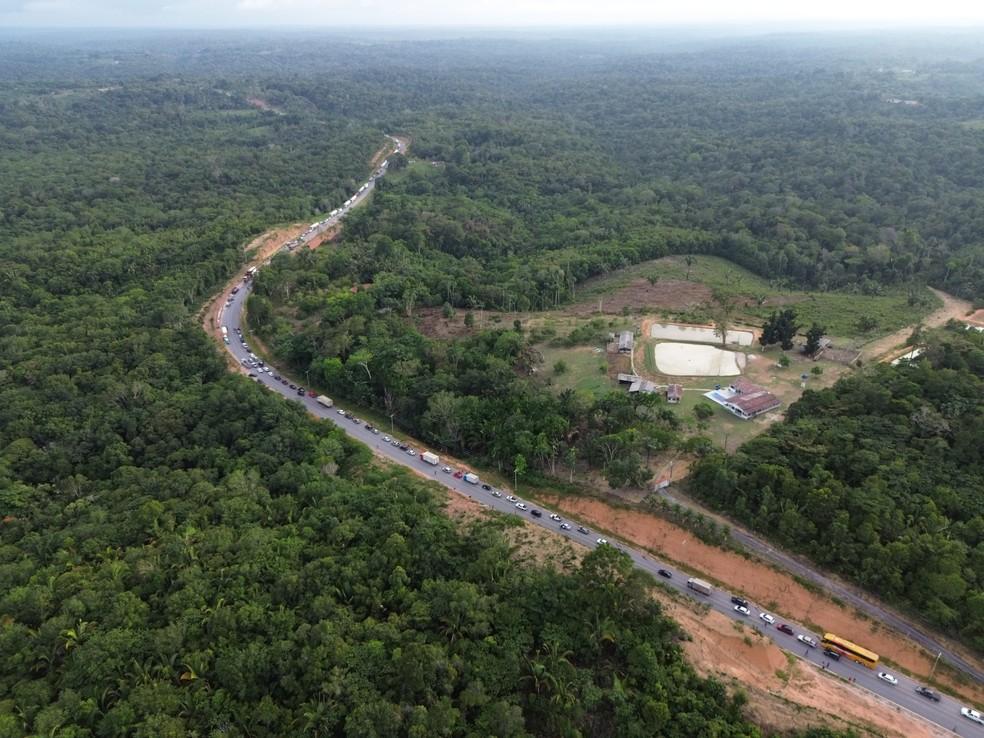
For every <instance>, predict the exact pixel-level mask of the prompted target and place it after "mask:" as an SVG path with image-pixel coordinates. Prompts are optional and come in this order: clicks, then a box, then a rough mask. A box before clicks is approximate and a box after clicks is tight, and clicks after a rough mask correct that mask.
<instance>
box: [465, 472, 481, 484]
mask: <svg viewBox="0 0 984 738" xmlns="http://www.w3.org/2000/svg"><path fill="white" fill-rule="evenodd" d="M463 479H464V480H465V481H466V482H468V484H478V475H477V474H472V473H471V472H468V473H467V474H466V475H465V476H464V477H463Z"/></svg>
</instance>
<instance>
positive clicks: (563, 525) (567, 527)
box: [560, 523, 571, 530]
mask: <svg viewBox="0 0 984 738" xmlns="http://www.w3.org/2000/svg"><path fill="white" fill-rule="evenodd" d="M560 529H561V530H570V529H571V524H570V523H561V524H560Z"/></svg>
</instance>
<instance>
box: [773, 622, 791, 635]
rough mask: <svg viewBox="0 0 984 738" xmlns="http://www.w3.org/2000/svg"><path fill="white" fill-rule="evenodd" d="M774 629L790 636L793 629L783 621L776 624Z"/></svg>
mask: <svg viewBox="0 0 984 738" xmlns="http://www.w3.org/2000/svg"><path fill="white" fill-rule="evenodd" d="M776 629H777V630H780V631H782V632H783V633H785V634H786V635H790V636H791V635H793V629H792V628H790V627H789V626H788V625H786V624H785V623H783V624H782V625H779V626H777V627H776Z"/></svg>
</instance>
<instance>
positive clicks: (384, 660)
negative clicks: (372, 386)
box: [0, 35, 833, 738]
mask: <svg viewBox="0 0 984 738" xmlns="http://www.w3.org/2000/svg"><path fill="white" fill-rule="evenodd" d="M114 43H117V44H118V45H117V46H115V47H114V45H113V44H114ZM269 43H274V44H275V45H276V43H280V42H279V41H277V42H267V41H266V40H263V39H260V40H259V41H255V42H254V43H253V45H250V44H249V43H245V42H238V41H237V42H229V40H228V39H223V38H219V39H217V40H215V41H214V42H213V41H212V40H209V39H207V38H202V37H199V36H195V37H194V38H193V40H191V41H189V40H188V38H186V37H180V38H177V39H175V40H173V41H171V40H169V39H167V38H159V37H156V36H141V35H137V36H132V37H131V36H127V37H124V38H122V39H114V38H112V37H109V38H95V39H86V38H84V37H74V36H73V37H72V38H71V39H66V38H63V37H60V36H54V37H50V36H49V37H45V36H42V37H41V39H40V40H31V41H28V40H24V39H22V38H18V39H15V40H14V41H11V42H10V43H5V44H3V45H0V68H2V69H3V70H4V75H3V77H2V78H0V326H2V330H0V359H2V363H0V367H2V368H0V653H2V654H3V658H2V659H0V736H3V737H4V738H7V737H10V738H15V737H17V738H19V737H20V736H42V735H43V736H51V737H54V738H85V737H88V736H101V737H107V738H108V737H111V736H135V737H147V738H151V737H152V738H168V737H171V736H174V737H175V738H177V737H178V736H206V735H209V736H213V735H223V736H246V735H250V736H271V737H272V736H277V737H278V738H282V737H284V736H327V735H345V736H440V735H448V736H452V735H453V736H492V735H499V736H526V735H567V736H578V735H592V736H608V735H611V736H616V735H617V736H649V735H655V734H659V735H667V736H695V737H696V736H708V735H715V736H756V735H759V730H758V729H757V728H755V727H754V726H752V725H750V724H749V723H748V722H747V721H746V720H745V718H744V717H743V715H742V704H743V698H742V696H741V695H740V694H738V695H734V696H729V695H728V694H726V692H725V690H724V688H723V687H722V685H721V684H720V683H718V682H716V681H714V680H707V679H702V678H699V677H698V676H697V675H696V674H695V673H694V671H693V670H692V669H691V668H690V667H689V666H688V665H687V664H686V662H685V661H684V660H683V657H682V652H681V649H680V647H679V645H678V639H679V638H680V637H681V634H680V633H679V631H678V629H677V627H676V626H675V625H674V624H673V623H672V622H671V621H669V620H668V619H667V618H666V617H665V616H664V615H663V614H662V613H661V611H660V608H659V606H658V605H657V604H655V602H654V601H653V600H652V599H651V597H650V596H649V593H648V589H649V587H650V586H651V583H650V582H648V581H647V580H646V579H645V578H644V577H643V576H641V575H640V574H639V573H637V572H634V571H633V570H632V569H631V566H630V564H629V561H628V559H627V558H626V557H625V556H623V555H622V554H621V553H619V552H617V551H615V550H614V549H610V548H604V549H602V550H600V551H598V552H594V553H591V554H589V555H587V556H586V557H585V558H584V559H583V561H582V562H581V563H580V564H579V565H577V566H576V567H575V569H574V570H573V571H572V572H570V573H562V572H557V571H553V570H550V569H545V568H540V567H537V566H517V565H516V564H515V563H514V561H513V560H512V558H511V550H510V547H509V545H508V544H507V543H506V539H505V537H504V536H503V535H502V532H501V531H500V526H502V525H504V523H502V522H497V521H492V522H488V523H484V524H476V525H472V526H459V525H458V524H455V523H452V522H451V521H450V520H449V519H448V518H446V517H445V516H444V515H443V514H442V511H441V499H440V496H439V495H438V494H437V493H436V492H435V491H434V490H433V489H432V488H431V487H430V486H429V485H426V484H424V483H421V482H420V481H417V480H415V479H413V478H410V477H408V476H407V475H404V474H401V473H399V472H396V471H393V470H391V469H383V468H380V467H378V466H377V465H376V464H375V463H373V462H372V460H371V458H370V455H369V453H368V451H367V450H366V449H365V448H364V447H362V446H359V445H356V444H353V443H352V442H349V441H347V440H346V438H345V437H344V436H343V435H342V434H341V433H340V432H338V431H335V430H333V429H331V428H330V427H327V426H326V425H325V424H322V423H317V422H314V421H313V420H311V419H310V418H308V417H306V416H305V415H303V413H302V412H301V411H300V410H299V409H297V408H295V407H293V406H291V405H290V404H288V403H284V402H283V401H282V400H280V399H279V398H276V397H273V396H272V395H269V394H267V393H265V392H264V391H263V390H262V389H261V388H260V387H258V386H257V385H255V384H253V383H250V382H248V381H247V380H246V379H245V378H243V377H240V376H232V375H230V374H228V373H227V371H226V368H225V365H224V362H223V361H222V359H221V358H220V356H219V352H218V351H217V350H216V348H215V347H214V345H212V344H211V342H210V341H208V340H207V338H206V336H205V335H204V333H203V332H202V331H201V330H200V328H199V326H198V324H197V323H198V321H197V320H196V318H195V315H196V313H197V311H198V309H199V307H200V305H201V304H202V302H203V301H204V300H205V299H206V298H207V297H208V296H209V295H210V294H211V293H212V292H213V291H214V290H215V289H217V287H218V286H219V285H220V284H221V283H223V281H224V280H226V279H227V278H228V277H229V276H230V275H231V274H232V273H233V272H234V269H235V268H236V267H237V266H238V265H239V264H240V263H241V261H242V258H243V254H242V245H243V244H244V243H245V242H246V241H248V239H249V238H250V237H251V236H252V235H254V234H255V233H257V232H259V231H261V230H263V229H265V228H267V227H269V226H270V225H273V224H275V223H278V222H283V221H288V220H294V219H297V218H300V217H307V216H308V215H310V214H311V213H314V212H318V211H323V210H325V209H328V208H331V207H334V206H336V205H337V204H339V203H340V202H341V199H342V198H343V197H344V196H345V195H346V194H348V193H349V192H351V189H352V187H353V185H354V183H355V182H356V181H358V180H359V179H361V178H362V177H364V176H365V174H366V173H367V171H368V164H367V162H368V158H369V156H370V155H371V153H372V152H373V151H374V150H375V149H376V148H377V147H378V146H379V145H380V143H381V141H382V135H381V134H382V131H383V130H387V129H388V123H389V122H390V121H387V120H382V119H381V118H380V115H382V113H383V112H385V114H386V115H387V116H391V117H393V118H395V117H398V116H399V115H402V113H401V112H400V111H402V110H404V109H407V108H408V107H411V106H412V105H413V104H414V99H415V98H420V99H426V97H427V95H428V94H433V95H435V96H437V99H439V100H443V101H445V102H446V101H447V100H448V99H449V98H450V97H453V96H454V95H455V94H456V90H457V89H458V87H459V86H457V85H456V86H448V85H445V84H444V83H443V78H438V79H432V80H431V82H430V87H429V88H428V87H427V86H426V85H424V86H423V88H421V87H418V88H413V89H410V90H409V91H408V89H407V87H406V84H405V83H406V82H407V80H406V78H405V77H401V76H400V75H399V74H397V73H395V72H394V76H393V77H392V78H390V77H388V75H389V71H390V70H388V69H386V68H385V67H383V68H373V67H372V64H371V63H372V60H373V59H375V56H376V55H375V54H366V53H365V52H362V55H361V56H360V55H359V53H358V52H357V51H355V49H357V48H358V47H359V46H360V45H359V44H352V45H351V47H350V48H351V49H352V50H353V51H352V53H353V57H354V58H356V59H357V60H360V61H359V62H358V63H357V64H355V65H354V66H351V67H348V68H346V69H347V70H348V71H341V70H342V69H343V67H342V66H340V59H339V55H340V52H338V51H337V50H336V52H335V53H336V55H335V56H332V55H330V54H327V53H326V56H325V57H324V58H323V59H321V60H320V61H319V62H318V64H320V66H318V67H317V68H318V69H319V71H320V73H321V74H322V75H324V76H328V75H330V76H331V77H332V84H331V91H330V93H327V94H325V95H324V96H322V97H321V98H319V99H318V100H316V101H314V100H308V101H307V102H306V103H305V104H304V105H301V104H300V103H298V106H297V107H294V106H292V105H285V106H284V107H285V109H284V110H280V109H279V108H278V109H275V110H264V109H261V107H262V106H258V104H257V103H256V102H255V100H254V102H250V101H249V100H250V98H253V97H254V96H256V95H260V94H265V93H264V91H265V90H268V89H270V88H273V87H275V86H276V85H277V79H278V78H277V77H276V76H275V75H277V74H280V75H281V76H280V77H279V79H281V80H282V87H283V89H285V90H286V89H289V88H290V87H291V85H298V84H301V83H300V82H298V78H297V77H296V76H295V72H291V73H287V72H286V71H283V70H279V71H278V70H277V69H276V68H275V67H276V64H275V63H274V61H273V60H275V59H276V58H277V55H276V54H274V55H272V56H271V54H270V52H269V48H268V46H269ZM287 48H288V49H290V52H291V53H292V54H293V53H296V52H295V51H294V48H295V47H294V46H293V45H289V44H288V45H287ZM394 48H395V50H396V51H400V47H399V45H396V46H395V47H394ZM412 52H413V49H410V50H403V51H402V53H406V54H408V55H412ZM333 64H338V65H339V66H337V67H336V66H333ZM251 74H252V76H251ZM261 74H262V75H263V76H264V79H263V82H262V83H260V82H257V80H256V75H261ZM445 74H450V72H446V73H442V75H441V76H443V75H445ZM388 79H392V80H393V81H387V80H388ZM304 84H312V83H311V82H310V81H308V82H305V83H304ZM384 93H385V94H384ZM442 96H443V97H442ZM418 104H419V105H423V103H422V102H419V103H418ZM305 106H306V107H305ZM360 111H362V112H360ZM372 323H374V321H371V322H370V324H367V325H366V330H367V331H373V330H376V329H375V328H374V327H373V325H372ZM478 340H482V341H487V342H489V346H478V345H476V346H474V347H473V348H475V349H476V350H481V351H483V352H486V353H488V354H489V356H486V357H483V359H482V361H484V362H485V365H482V366H480V367H479V368H480V369H481V371H485V370H487V369H488V366H489V365H494V364H495V362H494V361H493V359H495V358H496V353H495V352H496V351H497V350H500V349H495V347H494V345H493V344H501V356H502V357H504V358H503V359H502V360H501V363H502V364H506V363H507V362H508V361H509V360H512V359H513V357H514V356H515V354H514V353H513V352H514V348H511V346H517V345H521V344H520V342H518V341H517V340H516V339H515V337H512V336H509V335H508V334H503V335H500V336H484V337H482V338H481V339H478ZM490 346H491V348H490ZM476 381H481V379H480V374H476ZM810 735H813V736H818V737H819V736H828V735H833V734H832V733H830V732H828V731H826V730H822V729H821V730H816V731H811V733H810Z"/></svg>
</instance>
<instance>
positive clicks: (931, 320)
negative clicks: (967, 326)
mask: <svg viewBox="0 0 984 738" xmlns="http://www.w3.org/2000/svg"><path fill="white" fill-rule="evenodd" d="M929 289H930V290H931V291H932V292H933V294H934V295H936V296H937V297H938V298H940V300H942V301H943V305H942V307H940V308H938V309H936V310H934V311H933V312H931V313H930V314H929V315H927V316H926V317H925V318H923V320H922V322H921V325H922V326H924V327H926V328H938V327H939V326H941V325H944V324H946V323H947V322H948V321H950V320H960V319H961V318H965V317H966V316H967V315H969V314H970V313H971V311H972V310H973V308H974V306H973V305H972V304H971V303H970V302H969V301H967V300H962V299H961V298H959V297H954V296H953V295H950V294H947V293H946V292H943V291H942V290H937V289H933V288H932V287H930V288H929ZM915 327H916V324H912V325H910V326H906V327H905V328H902V329H900V330H897V331H895V333H889V334H888V335H887V336H882V337H881V338H877V339H875V340H874V341H872V342H871V343H868V344H865V346H864V347H862V349H861V358H862V359H863V360H864V361H866V362H869V361H891V360H892V359H894V358H896V357H897V356H901V355H902V354H903V353H905V344H906V343H908V340H909V336H911V335H912V331H913V330H914V329H915Z"/></svg>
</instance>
